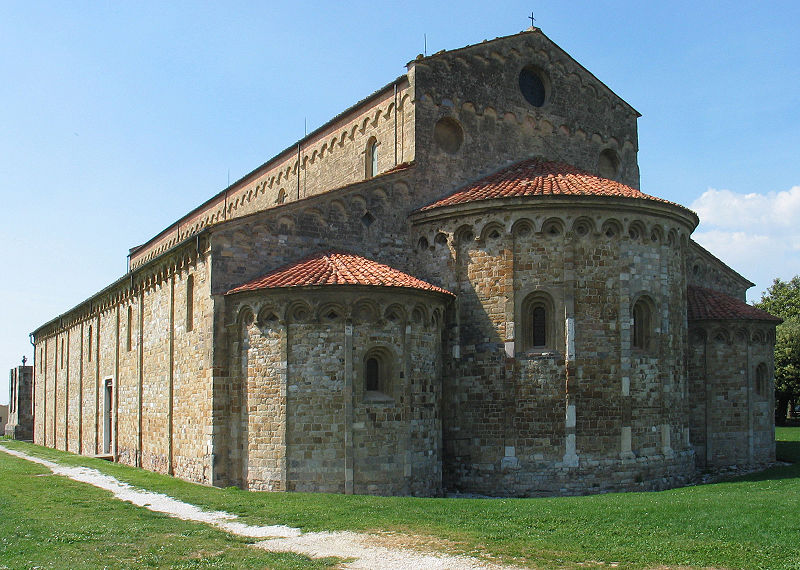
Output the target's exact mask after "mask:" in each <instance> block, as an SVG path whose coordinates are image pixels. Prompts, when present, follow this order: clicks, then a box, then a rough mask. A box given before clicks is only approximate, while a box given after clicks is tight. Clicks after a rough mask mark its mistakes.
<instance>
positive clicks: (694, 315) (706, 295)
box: [686, 285, 781, 323]
mask: <svg viewBox="0 0 800 570" xmlns="http://www.w3.org/2000/svg"><path fill="white" fill-rule="evenodd" d="M686 298H687V312H688V316H689V320H690V321H718V320H719V321H724V320H730V319H744V320H749V321H772V322H776V323H777V322H781V319H779V318H778V317H774V316H772V315H770V314H769V313H768V312H766V311H762V310H761V309H756V308H755V307H753V306H751V305H748V304H747V303H745V302H744V301H742V300H740V299H737V298H736V297H731V296H730V295H726V294H725V293H722V292H720V291H714V290H713V289H706V288H705V287H696V286H694V285H689V286H688V287H687V288H686Z"/></svg>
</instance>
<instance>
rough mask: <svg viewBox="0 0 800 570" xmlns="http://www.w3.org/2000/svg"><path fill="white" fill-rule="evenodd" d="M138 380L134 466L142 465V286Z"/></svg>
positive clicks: (141, 295)
mask: <svg viewBox="0 0 800 570" xmlns="http://www.w3.org/2000/svg"><path fill="white" fill-rule="evenodd" d="M138 352H139V354H138V356H139V363H138V366H139V382H138V385H137V388H136V458H135V459H134V466H135V467H141V466H142V388H143V385H144V286H141V287H140V288H139V351H138Z"/></svg>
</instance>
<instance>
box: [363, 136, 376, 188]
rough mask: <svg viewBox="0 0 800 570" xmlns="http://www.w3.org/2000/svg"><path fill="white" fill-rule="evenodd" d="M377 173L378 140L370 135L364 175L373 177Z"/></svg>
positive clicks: (365, 154)
mask: <svg viewBox="0 0 800 570" xmlns="http://www.w3.org/2000/svg"><path fill="white" fill-rule="evenodd" d="M376 174H378V141H377V140H376V139H375V137H370V139H369V141H367V149H366V151H365V152H364V175H365V178H372V177H373V176H375V175H376Z"/></svg>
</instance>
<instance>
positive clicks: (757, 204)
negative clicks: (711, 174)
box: [690, 186, 800, 232]
mask: <svg viewBox="0 0 800 570" xmlns="http://www.w3.org/2000/svg"><path fill="white" fill-rule="evenodd" d="M690 207H691V208H692V209H693V210H694V211H695V212H697V213H698V214H699V215H700V219H701V221H703V222H704V223H705V224H708V225H711V226H714V227H717V228H725V229H731V230H742V229H750V230H756V231H758V230H763V229H764V228H768V227H769V226H773V225H777V226H780V227H781V228H785V229H787V230H795V232H797V227H796V226H797V224H798V221H799V220H800V186H793V187H792V188H790V189H789V190H786V191H782V192H769V193H767V194H756V193H750V194H738V193H736V192H732V191H730V190H715V189H714V188H709V189H708V190H706V191H705V192H703V194H702V195H701V196H700V197H699V198H698V199H697V200H695V201H694V202H692V204H691V206H690Z"/></svg>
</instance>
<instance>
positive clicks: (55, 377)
mask: <svg viewBox="0 0 800 570" xmlns="http://www.w3.org/2000/svg"><path fill="white" fill-rule="evenodd" d="M53 342H54V344H55V346H53V424H52V427H53V430H52V431H53V433H52V436H53V437H52V439H51V441H52V447H53V449H55V447H56V445H58V443H57V440H56V438H57V436H56V434H57V433H58V424H57V422H58V335H55V336H54V337H53Z"/></svg>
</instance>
